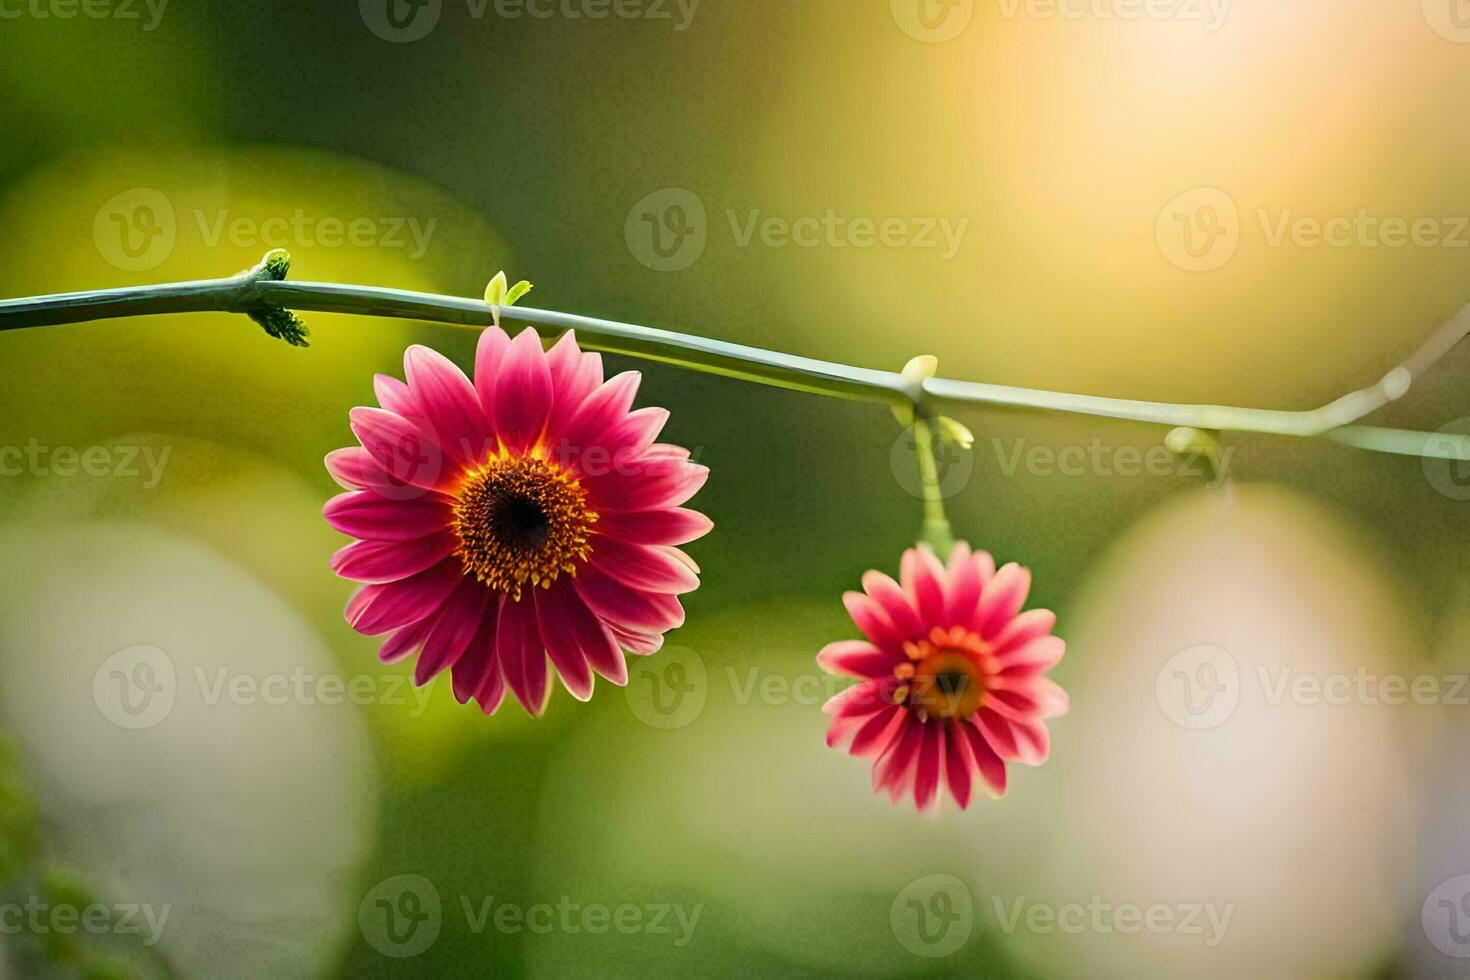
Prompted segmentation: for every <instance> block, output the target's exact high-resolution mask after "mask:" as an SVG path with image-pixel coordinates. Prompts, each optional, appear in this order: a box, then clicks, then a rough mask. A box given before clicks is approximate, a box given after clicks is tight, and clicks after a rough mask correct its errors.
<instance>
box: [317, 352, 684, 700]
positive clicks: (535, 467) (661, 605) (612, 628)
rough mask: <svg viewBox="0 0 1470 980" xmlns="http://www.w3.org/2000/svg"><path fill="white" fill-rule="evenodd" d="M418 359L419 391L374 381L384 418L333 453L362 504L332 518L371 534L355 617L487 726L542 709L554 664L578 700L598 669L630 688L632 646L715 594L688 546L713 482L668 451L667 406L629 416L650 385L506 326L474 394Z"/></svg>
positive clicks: (348, 574) (388, 652)
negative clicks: (642, 386)
mask: <svg viewBox="0 0 1470 980" xmlns="http://www.w3.org/2000/svg"><path fill="white" fill-rule="evenodd" d="M403 363H404V371H405V373H406V376H407V378H408V381H407V383H406V384H405V383H404V382H402V381H398V380H397V379H395V378H390V377H387V376H384V375H379V376H378V377H377V378H376V379H375V382H374V388H375V390H376V392H377V396H378V401H379V402H380V403H381V404H382V406H383V407H382V408H380V409H379V408H355V409H353V410H352V412H351V413H350V418H351V424H352V431H353V433H354V434H355V435H356V436H357V438H358V441H359V442H360V443H361V446H353V447H351V448H349V449H339V450H337V451H335V452H333V453H331V454H329V455H328V456H327V459H326V464H327V470H328V471H329V472H330V473H331V474H332V476H333V478H334V479H336V481H337V482H338V483H340V484H341V485H342V486H343V487H345V488H347V490H348V491H349V492H348V493H344V494H342V495H340V496H338V497H334V498H333V499H332V500H331V501H329V502H328V503H327V505H326V507H325V508H324V510H323V513H324V514H325V515H326V518H327V521H328V522H329V523H330V524H331V525H332V526H333V527H335V528H336V529H337V530H339V531H341V532H343V533H344V534H349V535H351V536H353V537H355V538H359V539H361V540H358V541H355V542H353V543H352V544H349V545H347V546H346V547H345V548H343V549H342V550H341V551H338V552H337V553H336V554H335V555H334V556H333V557H332V568H333V569H334V570H335V571H336V572H337V574H339V575H341V576H343V577H344V578H348V579H354V580H356V581H358V582H363V583H365V585H364V586H363V588H362V589H360V590H359V591H358V592H357V593H356V594H354V595H353V597H352V599H351V600H350V601H349V602H348V603H347V610H346V617H347V621H348V623H350V624H351V625H352V627H353V628H354V629H356V630H357V631H358V632H360V633H365V634H368V635H372V636H377V635H385V636H386V637H387V639H386V640H385V642H384V643H383V647H382V651H381V657H382V659H383V660H384V661H385V662H388V663H391V662H394V661H397V660H401V659H403V658H404V657H408V656H410V655H412V654H413V653H414V652H415V651H417V652H418V663H417V664H416V667H415V671H414V681H415V683H417V684H425V683H428V681H429V680H430V679H431V678H432V677H434V676H436V675H437V674H439V673H440V672H442V671H445V670H449V671H451V672H452V676H453V683H454V693H455V696H456V697H457V698H458V699H459V701H460V703H464V702H466V701H468V700H469V699H470V698H474V699H476V700H477V701H479V703H480V706H481V708H482V709H483V710H484V711H485V713H486V714H491V713H493V712H494V711H495V710H496V709H498V708H499V707H500V705H501V702H502V701H503V700H504V698H505V691H506V689H507V687H509V689H510V690H511V692H513V693H514V694H515V696H516V698H517V699H518V700H519V701H520V702H521V704H523V705H524V706H525V707H526V710H528V711H529V712H531V713H532V714H539V713H540V712H541V711H542V710H543V709H544V708H545V706H546V702H547V698H548V697H549V696H550V691H551V688H550V679H549V676H548V671H547V659H548V657H549V658H550V661H551V664H552V666H553V667H554V669H555V671H556V673H557V675H558V676H560V677H561V680H562V683H563V684H564V685H565V686H566V689H567V690H568V691H570V692H571V694H572V695H573V696H574V697H576V698H578V699H580V700H584V701H585V700H586V699H588V698H589V697H591V696H592V683H593V672H594V671H595V672H596V673H598V674H601V675H602V676H603V677H605V678H607V679H608V680H610V681H612V682H613V683H614V684H619V685H621V684H626V683H627V682H628V668H627V664H626V663H625V662H624V659H623V650H624V649H626V650H628V651H630V652H632V653H637V654H650V653H654V652H655V651H657V650H658V649H659V647H660V646H661V645H662V644H663V634H664V633H665V632H666V631H668V630H670V629H673V628H675V627H678V626H680V625H682V624H683V622H684V610H683V608H682V607H681V606H680V604H679V600H678V598H677V597H678V596H679V595H680V594H682V593H685V592H689V591H691V590H693V589H695V588H696V587H698V585H699V577H698V571H699V570H698V568H697V566H696V565H695V564H694V562H693V561H692V560H690V559H689V558H688V556H686V555H685V554H684V553H683V552H682V551H680V550H679V549H678V548H677V547H675V546H676V545H680V544H685V543H687V542H689V541H693V540H694V539H696V538H698V537H700V536H702V535H703V534H705V533H706V532H707V531H708V530H709V529H710V526H711V525H710V521H709V519H708V518H706V517H705V516H704V515H703V514H698V513H695V512H694V511H691V510H686V509H684V508H683V507H681V506H680V505H681V504H683V503H684V502H685V501H687V500H688V499H689V498H690V497H692V496H693V495H694V493H695V492H696V491H697V490H698V489H699V488H700V487H701V486H702V485H703V484H704V481H705V478H706V476H707V475H708V470H707V469H706V468H705V467H703V466H699V465H697V464H695V463H693V462H691V461H690V458H689V452H688V450H685V449H681V448H679V447H677V446H672V445H668V444H665V443H659V442H656V441H655V440H656V439H657V438H658V434H659V432H660V430H661V429H662V428H663V426H664V423H665V421H667V419H668V416H669V413H668V412H667V411H666V410H664V409H662V408H644V409H639V410H637V411H631V410H630V409H631V407H632V404H633V397H634V395H635V394H636V393H637V390H638V382H639V379H640V375H639V374H638V373H637V372H636V371H630V372H627V373H625V374H620V375H618V376H617V377H615V378H612V379H611V380H608V381H604V380H603V377H602V358H601V356H599V355H598V354H593V353H584V352H583V351H581V350H580V349H579V348H578V347H577V341H576V338H575V337H573V336H572V335H571V334H570V333H568V334H567V335H566V336H565V337H563V338H562V339H561V341H560V342H558V343H557V344H556V346H554V347H553V348H552V349H551V350H550V351H549V352H543V351H542V349H541V341H540V339H539V338H538V337H537V335H536V333H535V332H534V331H532V330H525V331H524V332H522V333H521V334H520V335H519V336H518V337H516V338H515V340H514V341H512V340H511V339H510V338H509V337H508V336H507V335H506V334H505V332H504V331H502V330H501V329H500V328H499V327H491V328H490V329H488V330H486V331H485V332H484V333H482V334H481V335H480V342H479V348H478V350H477V351H476V353H475V380H474V382H473V383H471V382H470V380H469V379H468V378H466V377H465V375H464V373H463V372H462V371H460V369H459V368H458V367H456V366H455V365H454V364H453V363H452V362H451V361H449V360H448V359H447V358H445V357H444V356H442V355H440V354H438V353H436V352H434V351H432V350H430V349H428V348H427V347H418V346H415V347H410V348H409V349H408V351H407V353H405V354H404V358H403Z"/></svg>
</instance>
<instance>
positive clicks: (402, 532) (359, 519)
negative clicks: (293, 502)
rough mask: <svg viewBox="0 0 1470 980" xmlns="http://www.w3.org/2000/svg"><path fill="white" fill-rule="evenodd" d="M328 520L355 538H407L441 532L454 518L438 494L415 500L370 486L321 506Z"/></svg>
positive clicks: (340, 495)
mask: <svg viewBox="0 0 1470 980" xmlns="http://www.w3.org/2000/svg"><path fill="white" fill-rule="evenodd" d="M322 516H323V517H325V518H326V519H327V523H328V524H330V525H332V527H334V528H336V529H337V530H339V531H341V532H342V533H343V534H350V535H352V536H353V537H355V538H369V539H371V540H374V541H408V540H410V539H413V538H421V537H427V536H428V535H432V534H438V533H439V532H440V531H443V530H444V529H445V528H447V527H449V525H450V523H451V521H452V520H453V515H452V514H451V512H450V509H449V504H448V503H447V502H446V501H445V499H444V498H443V497H440V496H438V495H437V494H431V495H426V496H422V497H417V498H415V499H412V500H385V499H384V498H382V497H380V496H378V494H376V493H374V492H373V491H371V490H353V491H349V492H348V493H343V494H338V495H337V496H335V497H333V498H332V499H331V500H328V501H327V503H326V506H324V507H323V508H322Z"/></svg>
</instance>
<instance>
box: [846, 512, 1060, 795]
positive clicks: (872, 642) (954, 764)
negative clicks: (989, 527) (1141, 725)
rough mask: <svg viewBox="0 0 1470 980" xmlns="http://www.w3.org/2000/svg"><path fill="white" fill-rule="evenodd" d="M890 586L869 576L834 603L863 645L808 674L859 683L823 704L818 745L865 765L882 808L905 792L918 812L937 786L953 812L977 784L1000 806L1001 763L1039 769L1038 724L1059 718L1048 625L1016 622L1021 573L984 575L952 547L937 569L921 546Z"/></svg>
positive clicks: (1027, 583) (964, 551) (1024, 618)
mask: <svg viewBox="0 0 1470 980" xmlns="http://www.w3.org/2000/svg"><path fill="white" fill-rule="evenodd" d="M900 572H901V574H900V579H901V580H902V583H903V584H902V585H900V584H899V583H897V582H895V581H893V579H891V578H889V577H888V576H887V575H884V574H883V573H881V572H876V571H870V572H868V573H867V574H866V575H864V576H863V590H864V591H863V592H849V593H847V594H846V595H845V596H843V602H844V603H846V605H847V611H848V613H849V614H851V616H852V619H853V622H854V623H856V624H857V627H858V629H859V630H861V631H862V633H863V635H864V636H866V637H867V639H865V640H843V641H840V642H837V643H831V644H828V645H827V646H826V647H824V648H823V649H822V652H821V653H819V654H818V655H817V663H819V664H821V666H822V667H823V669H825V670H827V671H828V672H830V673H833V674H838V675H845V676H848V677H856V678H859V679H860V681H861V682H860V683H858V684H856V685H855V686H853V687H851V688H849V689H848V690H846V691H843V692H842V693H841V694H839V695H837V696H836V697H835V698H833V699H832V700H831V701H829V702H827V705H826V708H825V710H826V711H827V713H828V714H830V715H832V727H831V728H830V729H829V730H828V732H827V744H828V745H831V746H835V745H838V744H839V743H846V744H848V752H849V753H851V754H852V755H855V756H859V757H862V758H868V759H872V760H874V762H873V788H874V790H875V791H876V790H883V789H886V790H888V793H889V795H890V796H892V798H893V800H894V802H897V801H898V798H899V797H901V796H903V795H905V794H906V793H910V792H912V794H913V797H914V802H915V803H917V804H918V806H919V808H920V809H921V810H922V809H926V808H928V807H930V806H932V805H934V804H935V803H936V802H937V799H938V795H939V784H940V782H941V780H942V781H943V782H944V783H945V784H946V785H947V786H948V787H949V792H950V795H952V796H953V797H954V799H955V802H956V803H958V804H959V805H960V809H964V808H965V807H967V806H968V805H969V803H970V795H971V787H972V786H973V785H974V777H975V775H976V774H977V773H978V774H979V776H980V777H981V778H982V779H983V780H984V781H985V784H986V785H987V786H988V787H989V788H990V790H991V792H992V793H993V794H994V795H995V796H1003V795H1005V790H1006V763H1007V762H1012V761H1014V762H1022V763H1025V764H1027V765H1033V766H1034V765H1040V764H1041V763H1042V762H1044V761H1046V756H1047V752H1048V750H1049V749H1050V746H1051V738H1050V736H1049V734H1048V733H1047V730H1046V725H1045V724H1044V723H1043V719H1046V718H1051V717H1055V716H1057V715H1061V714H1065V713H1066V711H1067V695H1066V692H1065V691H1063V690H1062V689H1061V688H1060V687H1058V686H1057V685H1056V684H1055V683H1053V682H1052V681H1051V680H1049V679H1048V678H1047V677H1046V676H1045V674H1046V672H1047V671H1048V670H1050V669H1051V668H1052V666H1053V665H1055V664H1056V663H1057V661H1059V660H1061V659H1062V653H1063V652H1064V650H1065V645H1064V644H1063V642H1062V640H1061V638H1060V637H1056V636H1053V635H1051V631H1052V628H1053V627H1054V626H1055V625H1056V616H1055V615H1053V614H1052V613H1051V612H1049V611H1047V610H1045V609H1033V610H1031V611H1029V612H1025V613H1023V612H1021V606H1022V605H1023V604H1024V603H1025V602H1026V594H1027V592H1028V591H1030V588H1031V573H1030V572H1029V571H1027V570H1026V569H1024V568H1022V567H1021V566H1019V565H1016V564H1010V565H1006V566H1005V567H1004V568H1002V569H1001V570H1000V571H996V570H995V562H994V561H993V560H992V559H991V557H990V555H988V554H986V553H985V552H983V551H977V552H973V553H972V552H971V551H970V546H969V545H967V544H965V543H964V542H963V541H962V542H960V543H959V544H957V545H956V546H955V549H954V551H953V553H951V554H950V556H949V564H948V566H947V567H946V566H945V565H943V564H941V563H940V561H939V559H938V558H937V557H936V556H935V554H934V552H933V550H932V549H930V548H929V546H928V545H920V546H919V547H917V548H910V549H909V550H908V551H905V552H904V554H903V561H902V563H901V565H900Z"/></svg>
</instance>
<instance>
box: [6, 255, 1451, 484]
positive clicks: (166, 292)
mask: <svg viewBox="0 0 1470 980" xmlns="http://www.w3.org/2000/svg"><path fill="white" fill-rule="evenodd" d="M286 262H287V260H286V258H285V257H284V255H283V253H280V252H279V251H278V252H275V253H272V254H271V255H269V256H267V257H266V260H264V261H262V262H261V264H260V265H257V266H256V267H255V268H253V269H248V270H246V271H244V272H242V273H239V274H238V275H234V276H230V277H227V278H223V279H207V280H200V281H195V282H181V283H166V284H162V285H155V286H134V287H125V288H121V289H102V290H89V291H85V292H76V293H64V294H59V295H52V296H35V297H27V298H23V299H12V300H0V330H11V329H18V328H24V327H38V326H47V325H55V324H63V323H79V322H83V321H89V320H102V319H110V318H114V317H128V316H143V315H153V314H162V313H198V312H206V311H222V312H233V313H246V314H248V315H250V316H251V317H252V318H253V319H255V320H256V322H258V323H261V325H262V326H264V327H265V328H266V329H267V331H269V332H271V333H272V334H273V335H276V336H282V337H283V339H288V340H292V342H299V343H304V331H302V332H301V333H300V334H296V335H294V337H293V334H292V330H293V329H297V328H299V323H296V322H295V321H294V318H290V317H289V314H287V313H286V312H285V311H287V310H296V311H308V310H309V311H314V312H320V313H348V314H359V315H368V316H384V317H396V318H402V319H412V320H425V321H432V322H438V323H447V324H452V325H456V326H462V327H473V328H476V329H481V328H484V327H486V326H488V325H489V324H490V323H491V322H492V319H493V318H492V312H491V309H490V307H489V306H488V305H487V304H486V303H484V302H482V301H480V300H477V299H464V298H461V297H455V296H442V295H437V294H433V293H418V292H410V291H407V290H401V289H387V288H382V287H375V286H351V285H343V284H339V283H323V282H288V281H284V277H285V269H286ZM503 316H504V317H505V318H507V319H513V320H518V321H521V322H524V323H529V324H532V325H534V326H536V327H538V328H542V327H545V328H553V329H557V330H576V331H577V336H578V340H579V342H580V343H581V344H582V345H583V346H584V347H585V348H587V349H589V350H599V351H605V352H607V353H613V354H624V355H628V356H631V357H637V358H642V359H644V360H650V361H657V362H661V363H665V364H673V365H677V366H680V367H685V368H689V369H691V370H695V371H701V372H704V373H707V374H716V375H720V376H723V377H729V378H737V379H740V380H744V381H754V382H758V383H761V384H767V385H774V386H776V387H780V388H786V389H790V390H793V391H806V392H812V393H815V394H822V395H829V396H834V397H839V398H849V399H858V400H862V401H869V402H874V403H878V404H884V405H889V406H902V405H907V404H911V403H915V402H920V401H922V402H925V403H926V407H927V408H928V409H929V410H932V409H933V408H935V407H936V406H943V405H1001V406H1009V407H1018V408H1028V409H1035V410H1040V411H1054V412H1068V413H1072V414H1081V415H1093V416H1102V417H1107V418H1115V419H1126V420H1131V421H1135V422H1148V423H1154V424H1159V425H1169V426H1188V427H1192V428H1196V429H1205V430H1213V431H1231V432H1254V433H1265V434H1273V435H1283V436H1305V437H1315V436H1326V437H1328V438H1330V439H1331V440H1332V441H1334V442H1338V443H1340V444H1342V445H1347V446H1353V447H1356V448H1359V449H1367V450H1372V451H1376V452H1386V453H1395V454H1402V455H1410V456H1430V457H1437V458H1442V459H1457V460H1470V436H1461V435H1455V434H1449V433H1431V432H1414V431H1408V430H1400V429H1383V428H1376V427H1370V426H1356V425H1353V424H1352V423H1354V422H1357V421H1358V420H1360V419H1362V418H1364V417H1366V416H1367V415H1369V414H1371V413H1373V412H1375V411H1377V410H1378V409H1380V408H1382V407H1383V406H1385V405H1387V404H1388V403H1389V402H1392V401H1396V400H1397V399H1399V398H1402V397H1403V396H1404V394H1405V393H1406V392H1407V391H1408V390H1409V388H1410V387H1411V386H1412V384H1413V382H1414V381H1415V380H1416V379H1417V378H1419V377H1420V376H1422V375H1423V374H1424V372H1425V371H1427V370H1428V369H1429V368H1431V367H1432V366H1433V365H1434V364H1436V363H1437V362H1438V361H1439V360H1440V359H1441V358H1443V357H1444V355H1445V354H1446V353H1448V352H1449V351H1450V350H1451V349H1452V348H1453V347H1455V346H1456V345H1457V344H1459V343H1460V342H1461V341H1462V340H1463V339H1464V338H1465V336H1466V335H1467V334H1470V305H1467V306H1466V307H1465V308H1463V309H1461V310H1460V311H1459V312H1458V313H1457V314H1456V315H1455V316H1454V317H1453V318H1452V319H1451V320H1450V321H1449V322H1448V323H1446V324H1445V325H1444V326H1443V327H1441V328H1440V329H1439V330H1438V331H1436V332H1435V333H1434V334H1433V335H1432V336H1431V337H1430V338H1429V340H1428V341H1426V342H1425V343H1424V344H1423V345H1421V346H1420V347H1419V349H1418V350H1416V351H1415V352H1414V353H1413V354H1412V355H1411V356H1410V357H1409V358H1407V359H1406V360H1405V361H1404V362H1403V363H1402V364H1400V365H1399V366H1398V367H1395V368H1394V369H1393V370H1392V371H1390V372H1388V373H1387V374H1386V375H1384V377H1383V378H1382V379H1381V380H1379V381H1378V382H1377V383H1376V384H1374V385H1372V386H1370V387H1368V388H1364V389H1362V390H1360V391H1354V392H1350V393H1348V394H1346V395H1344V396H1342V397H1341V398H1338V399H1337V400H1335V401H1333V402H1330V403H1328V404H1326V405H1323V406H1322V407H1320V408H1316V409H1312V410H1310V411H1299V412H1295V411H1277V410H1271V409H1258V408H1235V407H1231V406H1225V405H1186V404H1171V403H1167V402H1148V401H1135V400H1131V399H1123V398H1103V397H1099V396H1096V395H1079V394H1069V393H1065V392H1056V391H1043V390H1039V389H1034V388H1016V387H1011V386H1008V385H994V384H984V383H981V382H973V381H958V380H951V379H946V378H928V379H925V380H924V381H923V382H922V383H921V384H920V385H918V386H917V387H915V386H914V385H910V384H909V383H907V382H906V381H905V380H904V379H903V377H902V376H901V375H900V374H899V373H898V372H895V371H877V370H872V369H869V368H860V367H853V366H851V365H847V364H839V363H836V362H832V361H822V360H817V359H814V358H809V357H798V356H796V355H792V354H783V353H780V352H777V351H769V350H764V349H761V348H758V347H750V346H746V345H743V344H732V343H726V342H724V341H719V340H712V339H709V338H707V337H700V336H697V335H693V334H685V333H676V332H674V331H671V330H660V329H657V328H654V327H644V326H638V325H636V324H630V323H620V322H618V321H615V320H603V319H597V318H594V317H586V316H577V315H575V314H570V313H560V312H557V311H554V310H540V309H533V308H529V307H508V308H506V309H505V310H504V311H503ZM281 317H286V318H289V319H288V320H286V321H281V320H280V318H281ZM283 322H284V327H283V326H282V323H283ZM293 324H294V326H293Z"/></svg>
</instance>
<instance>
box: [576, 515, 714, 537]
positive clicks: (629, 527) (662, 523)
mask: <svg viewBox="0 0 1470 980" xmlns="http://www.w3.org/2000/svg"><path fill="white" fill-rule="evenodd" d="M712 527H714V522H713V521H711V520H710V519H709V518H708V517H705V516H704V515H703V514H700V513H698V512H696V511H692V510H684V509H682V508H669V509H666V510H624V511H609V512H608V513H605V514H602V515H601V516H600V517H599V518H598V521H597V524H596V525H595V526H594V527H593V530H594V531H596V532H597V533H598V534H600V535H602V536H604V537H609V538H617V539H618V540H620V541H627V542H628V543H630V544H688V543H689V542H690V541H694V540H697V539H699V538H702V537H704V536H705V535H706V534H708V533H709V531H710V529H711V528H712Z"/></svg>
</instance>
